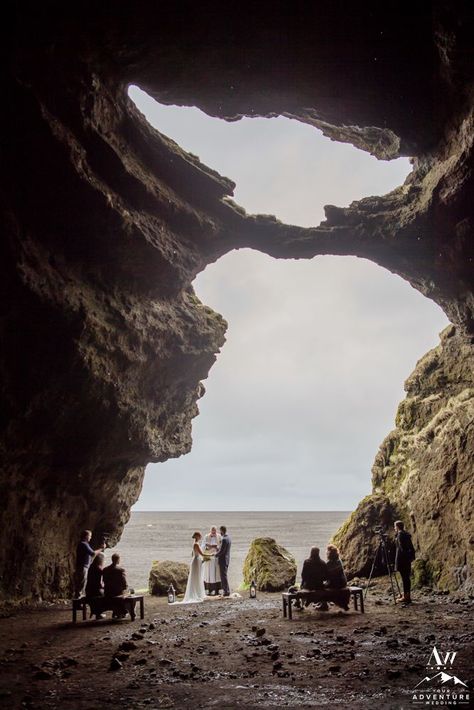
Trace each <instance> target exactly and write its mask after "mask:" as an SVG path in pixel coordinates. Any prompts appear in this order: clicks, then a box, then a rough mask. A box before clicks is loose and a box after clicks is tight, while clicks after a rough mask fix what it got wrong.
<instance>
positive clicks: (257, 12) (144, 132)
mask: <svg viewBox="0 0 474 710" xmlns="http://www.w3.org/2000/svg"><path fill="white" fill-rule="evenodd" d="M184 6H186V4H183V6H179V5H173V4H171V5H167V6H160V7H159V9H157V7H156V5H155V4H153V3H150V2H145V1H143V2H136V3H134V4H133V7H132V6H130V5H126V4H120V5H116V4H114V3H101V4H100V5H99V6H97V4H92V3H85V4H83V5H82V6H81V8H76V7H70V8H67V10H66V9H64V8H62V7H60V6H58V5H56V4H53V5H52V9H51V11H49V8H48V9H47V8H46V7H45V8H43V7H41V8H40V7H34V8H32V7H30V6H29V5H28V4H27V3H19V4H18V6H17V9H16V12H15V15H14V17H13V18H12V21H11V22H10V23H5V25H4V28H3V35H4V36H3V42H2V47H3V52H4V54H5V61H4V63H3V66H4V92H5V96H7V97H8V100H7V101H6V102H5V105H4V108H3V112H2V119H1V120H2V129H3V130H2V133H3V141H2V145H3V151H2V154H3V160H2V166H1V170H2V221H3V239H2V243H1V255H2V259H1V263H2V267H1V268H2V280H1V284H2V299H1V312H2V318H1V326H0V327H1V338H2V351H1V381H2V390H3V392H2V394H3V396H2V405H3V406H2V410H1V439H0V440H1V449H2V473H1V518H0V519H1V521H2V526H3V529H4V531H6V534H7V535H8V544H4V545H3V546H2V549H1V551H0V593H1V595H2V598H4V599H15V600H23V599H26V600H31V599H51V598H57V597H68V596H69V595H70V592H71V586H70V585H71V569H72V565H73V555H72V551H73V549H74V546H75V543H76V541H77V540H76V538H77V531H78V530H79V529H82V528H84V527H89V528H93V529H94V531H95V533H96V535H97V538H98V539H99V538H101V537H102V535H103V534H104V533H105V532H107V534H108V535H109V536H110V541H111V543H112V544H113V543H114V542H116V541H117V540H118V539H119V538H120V534H121V532H122V530H123V527H124V525H125V524H126V522H127V520H128V516H129V511H130V508H131V506H132V505H133V503H134V502H135V501H136V500H137V498H138V496H139V493H140V490H141V485H142V480H143V473H144V468H145V466H146V464H147V463H149V462H161V461H165V460H167V459H168V458H172V457H177V456H180V455H182V454H184V453H186V452H187V451H189V449H190V447H191V422H192V419H193V417H194V416H195V415H196V414H197V401H198V399H199V397H200V396H201V394H202V385H201V381H202V380H203V379H205V378H206V377H207V375H208V372H209V370H210V368H211V367H212V365H213V363H214V361H215V358H216V353H217V352H218V351H219V349H220V348H221V347H222V345H223V343H224V338H225V331H226V322H225V320H224V318H223V317H222V316H220V315H219V314H217V313H214V312H213V311H212V310H211V309H210V308H208V307H207V306H206V305H205V304H202V303H200V301H199V300H198V299H197V297H196V295H195V293H194V291H193V288H192V285H191V284H192V282H193V280H194V279H195V277H196V275H197V274H198V273H199V272H200V271H202V270H203V269H204V268H205V267H206V265H207V264H209V263H211V262H214V261H216V260H217V259H218V258H219V257H221V256H222V255H224V254H226V253H227V252H229V251H230V250H233V249H238V248H242V247H250V248H252V249H257V250H260V251H262V252H264V253H266V254H269V255H270V256H273V257H275V258H279V259H284V258H297V259H309V258H312V257H314V256H316V255H325V254H331V255H353V256H359V257H364V258H366V259H369V260H371V261H374V262H375V263H377V264H379V265H381V266H383V267H385V268H387V269H389V270H390V271H392V272H393V273H395V274H398V275H399V276H401V277H402V278H404V279H405V280H407V281H408V282H409V283H410V284H411V285H412V286H413V287H414V288H416V289H418V290H419V291H420V292H421V293H422V294H424V295H425V296H426V297H428V298H430V299H432V300H433V301H435V302H436V303H438V304H439V305H440V306H441V307H442V308H443V310H444V311H445V313H446V315H447V316H448V318H449V320H450V322H451V323H452V325H451V326H450V327H449V328H448V329H447V330H446V331H445V332H444V333H443V335H442V339H441V342H440V344H439V346H438V347H437V348H435V350H433V351H431V352H430V353H428V354H427V355H426V356H425V358H423V359H422V360H421V361H420V363H419V365H418V366H417V368H416V370H415V371H414V373H412V375H410V376H409V378H408V380H407V385H406V388H407V398H406V400H404V401H403V402H402V403H401V405H400V408H399V411H398V414H397V420H396V428H395V429H394V431H393V432H391V433H388V436H387V438H386V439H385V441H384V442H383V443H382V445H381V448H380V451H379V452H378V453H377V454H376V456H375V463H374V467H373V495H372V496H369V498H368V499H365V500H364V501H362V503H361V505H360V506H359V509H358V511H356V512H355V513H354V516H353V518H351V519H350V520H349V521H348V523H347V524H346V526H345V527H344V528H343V529H342V530H341V531H340V533H339V536H340V539H342V538H343V537H344V536H345V537H344V539H345V540H346V544H347V546H350V545H352V546H353V552H352V553H351V557H352V559H353V562H354V569H356V570H361V569H363V568H364V565H365V564H366V558H364V556H363V554H362V553H363V551H364V550H365V549H366V547H367V544H368V543H367V540H366V539H365V537H364V530H365V528H364V526H363V525H362V526H361V524H360V521H361V519H362V520H363V521H370V524H372V521H373V520H374V519H376V518H379V517H380V516H383V515H386V516H388V517H390V516H392V517H393V515H395V514H403V515H405V516H407V517H408V519H409V520H410V522H411V526H412V528H413V530H414V537H415V540H416V544H417V546H418V548H419V549H420V550H421V553H422V559H423V570H422V572H423V574H424V575H425V577H426V579H427V580H429V582H430V583H432V584H437V585H439V586H441V587H443V588H446V589H449V588H451V589H452V588H456V587H459V586H463V585H468V584H469V569H472V566H473V563H474V528H473V519H472V515H473V514H472V510H473V507H474V506H473V503H474V486H473V480H474V479H473V469H474V460H473V459H474V454H473V452H474V438H473V436H474V435H473V431H474V428H473V421H474V418H473V412H474V400H473V342H474V341H473V337H474V297H473V280H474V279H473V276H474V272H473V255H474V247H473V239H472V229H473V219H474V212H473V207H472V200H471V194H472V188H473V182H474V173H473V137H474V125H473V124H474V117H473V94H472V72H473V69H472V62H471V56H472V53H471V40H472V19H473V18H472V10H471V9H470V7H469V5H468V3H457V4H456V5H455V6H454V4H453V5H451V4H449V3H448V4H445V3H442V2H433V3H426V4H425V3H423V4H419V5H418V6H415V7H413V6H408V5H407V6H406V7H404V6H403V4H402V5H400V4H399V3H398V4H395V3H385V4H382V5H381V4H380V3H372V2H369V3H366V4H365V5H364V7H363V8H360V7H358V6H348V5H347V4H346V3H340V2H336V3H333V4H331V5H327V4H323V3H312V4H303V5H302V6H301V7H300V8H299V9H298V12H296V11H295V9H294V7H291V6H290V4H289V3H286V2H277V3H266V2H262V3H259V4H258V6H254V7H252V8H251V9H248V10H245V11H244V8H239V9H237V8H236V7H233V6H229V7H226V8H225V11H219V12H217V11H216V8H215V6H214V5H213V4H211V3H210V4H208V3H204V4H203V5H202V7H200V11H199V14H197V13H196V12H192V10H190V8H189V7H188V10H189V12H190V13H191V14H189V15H186V12H185V7H184ZM186 18H187V19H186ZM191 20H192V21H191ZM132 84H136V85H138V86H140V87H141V88H143V89H144V90H145V91H146V92H147V93H148V94H150V95H151V96H153V97H155V98H156V99H157V100H158V101H160V102H161V103H168V104H176V105H187V106H197V107H199V108H201V109H202V110H203V111H205V112H206V113H208V114H210V115H212V116H216V117H219V118H221V119H224V120H228V121H235V120H238V119H239V118H241V117H243V116H262V117H270V116H277V115H282V116H288V117H292V118H294V119H297V120H299V121H303V122H306V123H308V124H310V125H312V126H315V127H316V128H319V129H320V130H322V131H323V133H324V134H325V135H327V136H329V137H330V138H332V139H333V140H337V141H343V142H349V143H352V144H353V145H355V146H357V147H358V148H361V149H363V150H366V151H369V152H370V153H371V154H373V155H375V156H376V157H377V158H379V159H381V160H390V159H393V158H396V157H399V156H409V157H410V158H411V159H412V161H413V171H412V173H411V174H410V176H409V177H408V178H407V180H406V182H405V184H404V185H402V186H400V187H399V188H398V189H396V190H394V191H393V192H391V193H389V194H388V195H386V196H384V197H367V198H365V199H363V200H360V201H358V202H354V203H352V204H351V205H350V206H349V207H344V208H341V207H337V206H333V205H328V206H326V208H325V214H326V219H325V220H324V221H323V222H322V223H321V224H320V225H318V226H314V227H312V228H304V227H297V226H292V225H287V224H284V223H282V222H280V221H279V220H277V219H276V218H275V217H272V216H270V215H248V214H246V212H245V211H244V210H243V209H242V208H241V207H239V206H238V205H237V204H235V203H234V202H233V200H232V194H233V189H234V185H233V183H232V182H231V181H230V180H228V179H226V178H222V177H221V176H220V175H218V174H217V173H216V172H215V171H213V170H211V169H210V168H207V167H206V166H205V165H203V164H201V163H200V162H199V160H198V159H196V158H195V157H194V156H193V155H191V154H189V153H186V152H185V151H183V150H182V149H181V148H180V147H179V146H178V145H176V143H174V142H173V141H171V140H169V139H167V138H166V137H165V136H163V135H161V134H160V133H159V132H158V131H156V130H154V129H152V128H151V127H150V126H149V125H148V124H147V123H146V121H145V120H144V118H143V117H142V115H141V114H140V112H139V111H138V110H137V109H136V108H135V107H134V105H133V103H132V102H131V100H130V99H129V97H128V95H127V90H128V87H129V86H130V85H132ZM408 374H409V373H407V375H408ZM374 453H375V452H374ZM361 551H362V552H361ZM459 570H464V572H460V571H459ZM471 584H472V580H471Z"/></svg>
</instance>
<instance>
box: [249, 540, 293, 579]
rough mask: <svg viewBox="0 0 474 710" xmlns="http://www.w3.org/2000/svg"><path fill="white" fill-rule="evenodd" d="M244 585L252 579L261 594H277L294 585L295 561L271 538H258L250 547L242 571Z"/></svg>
mask: <svg viewBox="0 0 474 710" xmlns="http://www.w3.org/2000/svg"><path fill="white" fill-rule="evenodd" d="M243 576H244V584H245V585H249V584H250V583H251V581H252V579H254V580H255V582H256V584H257V589H259V590H260V591H262V592H279V591H281V590H283V589H287V588H288V587H289V586H291V585H292V584H294V582H295V579H296V560H295V558H294V557H293V555H292V554H291V553H290V552H288V550H286V549H285V548H284V547H282V546H281V545H279V544H278V543H277V542H276V541H275V540H273V538H271V537H258V538H256V539H255V540H253V542H252V543H251V545H250V549H249V551H248V554H247V557H246V558H245V562H244V569H243Z"/></svg>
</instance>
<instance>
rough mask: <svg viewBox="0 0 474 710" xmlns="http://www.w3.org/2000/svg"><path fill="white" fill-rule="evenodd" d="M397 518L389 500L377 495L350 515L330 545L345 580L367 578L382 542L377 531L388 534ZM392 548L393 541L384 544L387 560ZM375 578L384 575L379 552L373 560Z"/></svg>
mask: <svg viewBox="0 0 474 710" xmlns="http://www.w3.org/2000/svg"><path fill="white" fill-rule="evenodd" d="M397 517H398V516H397V513H396V510H395V509H394V507H393V505H392V504H391V502H390V500H389V499H388V497H387V496H385V495H377V494H374V495H368V496H366V497H365V498H364V499H363V500H362V501H361V502H360V503H359V505H358V506H357V508H356V510H355V511H354V512H353V513H351V515H350V516H349V518H348V519H347V520H346V521H345V523H344V524H343V525H342V527H341V528H340V529H339V530H338V531H337V533H336V534H335V535H334V537H333V539H332V541H331V542H333V543H334V544H335V545H336V546H337V547H338V548H339V552H340V555H341V558H342V561H343V564H344V568H345V572H346V575H347V577H348V579H352V578H353V577H368V576H369V574H370V571H371V568H372V563H373V561H374V558H375V557H376V555H377V549H378V547H379V545H380V541H381V538H380V535H378V534H377V533H376V529H377V528H378V527H381V528H382V529H383V530H384V531H385V532H387V531H390V530H391V529H392V528H393V523H394V522H395V520H396V519H397ZM392 548H393V543H392V541H391V540H387V549H388V552H389V559H392V557H393V549H392ZM374 574H375V575H376V576H377V575H381V574H387V565H386V563H385V560H384V556H383V554H382V551H381V552H380V553H379V554H378V555H377V557H376V564H375V567H374Z"/></svg>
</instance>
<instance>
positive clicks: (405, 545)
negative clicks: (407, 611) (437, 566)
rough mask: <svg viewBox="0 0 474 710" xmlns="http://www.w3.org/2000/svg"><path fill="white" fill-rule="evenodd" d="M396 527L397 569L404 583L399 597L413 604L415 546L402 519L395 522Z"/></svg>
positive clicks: (404, 601) (399, 599)
mask: <svg viewBox="0 0 474 710" xmlns="http://www.w3.org/2000/svg"><path fill="white" fill-rule="evenodd" d="M394 529H395V547H396V553H395V569H396V570H397V572H399V573H400V577H401V578H402V584H403V594H402V595H400V596H399V597H398V599H397V601H399V602H403V603H404V604H411V563H412V562H413V560H414V559H415V548H414V547H413V543H412V541H411V535H410V533H409V532H407V531H406V530H405V524H404V523H403V522H402V521H401V520H396V521H395V523H394Z"/></svg>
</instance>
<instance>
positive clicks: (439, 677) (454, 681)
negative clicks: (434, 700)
mask: <svg viewBox="0 0 474 710" xmlns="http://www.w3.org/2000/svg"><path fill="white" fill-rule="evenodd" d="M430 685H453V686H454V685H462V686H464V687H465V688H467V685H466V683H463V681H462V680H460V679H459V678H458V677H457V676H455V675H449V673H445V672H444V671H440V672H439V673H436V675H434V676H432V677H431V678H430V676H428V675H427V676H425V677H424V678H423V680H420V682H419V683H418V684H417V685H416V686H415V688H419V687H420V686H430Z"/></svg>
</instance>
